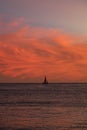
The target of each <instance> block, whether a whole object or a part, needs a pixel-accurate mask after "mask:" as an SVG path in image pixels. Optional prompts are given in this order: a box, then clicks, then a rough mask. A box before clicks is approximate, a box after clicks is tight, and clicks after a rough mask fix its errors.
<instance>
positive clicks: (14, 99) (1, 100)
mask: <svg viewBox="0 0 87 130" xmlns="http://www.w3.org/2000/svg"><path fill="white" fill-rule="evenodd" d="M0 130H87V84H47V85H43V84H0Z"/></svg>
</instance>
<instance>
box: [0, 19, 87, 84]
mask: <svg viewBox="0 0 87 130" xmlns="http://www.w3.org/2000/svg"><path fill="white" fill-rule="evenodd" d="M19 21H20V20H19ZM18 23H20V22H13V23H9V24H8V25H6V26H11V27H12V29H14V27H15V26H18ZM82 40H84V39H82ZM79 41H80V38H79V37H75V36H71V35H69V34H65V33H63V32H61V31H59V30H55V29H46V28H44V29H43V28H35V27H31V26H28V25H26V26H23V27H22V28H20V29H18V30H17V31H15V32H13V33H12V32H9V33H6V34H1V35H0V74H3V75H4V76H7V77H9V79H10V77H11V78H12V77H13V78H16V80H17V81H20V80H21V82H22V81H26V79H28V78H29V79H30V80H31V81H34V80H35V79H37V81H39V79H41V77H43V76H44V75H47V76H48V78H49V80H50V82H76V81H77V82H79V81H81V82H86V81H87V73H86V72H87V44H86V43H84V42H83V43H80V44H79ZM77 43H78V44H77Z"/></svg>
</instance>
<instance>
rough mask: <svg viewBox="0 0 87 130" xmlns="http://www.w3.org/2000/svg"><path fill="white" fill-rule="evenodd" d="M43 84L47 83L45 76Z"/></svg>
mask: <svg viewBox="0 0 87 130" xmlns="http://www.w3.org/2000/svg"><path fill="white" fill-rule="evenodd" d="M43 84H48V81H47V79H46V76H45V78H44V82H43Z"/></svg>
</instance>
